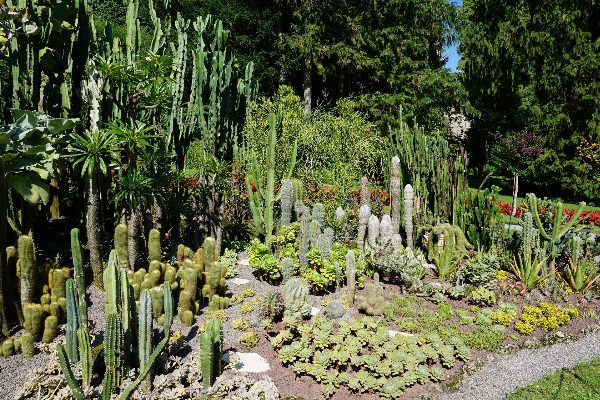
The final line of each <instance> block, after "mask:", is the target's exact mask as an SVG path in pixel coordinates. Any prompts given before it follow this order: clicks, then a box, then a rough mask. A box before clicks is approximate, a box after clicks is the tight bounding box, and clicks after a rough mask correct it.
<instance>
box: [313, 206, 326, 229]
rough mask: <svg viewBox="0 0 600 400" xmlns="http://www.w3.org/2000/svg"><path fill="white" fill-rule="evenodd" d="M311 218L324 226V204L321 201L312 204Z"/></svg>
mask: <svg viewBox="0 0 600 400" xmlns="http://www.w3.org/2000/svg"><path fill="white" fill-rule="evenodd" d="M312 218H313V220H316V221H317V222H319V226H325V206H324V205H323V203H315V204H314V205H313V209H312Z"/></svg>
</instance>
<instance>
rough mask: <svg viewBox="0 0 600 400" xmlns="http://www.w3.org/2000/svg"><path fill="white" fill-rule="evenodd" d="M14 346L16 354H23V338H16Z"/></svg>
mask: <svg viewBox="0 0 600 400" xmlns="http://www.w3.org/2000/svg"><path fill="white" fill-rule="evenodd" d="M13 344H14V348H15V353H19V352H21V338H14V339H13Z"/></svg>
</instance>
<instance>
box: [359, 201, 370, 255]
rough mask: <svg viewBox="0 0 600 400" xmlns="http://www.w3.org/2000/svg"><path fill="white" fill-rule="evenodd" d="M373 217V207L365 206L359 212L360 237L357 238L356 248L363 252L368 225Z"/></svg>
mask: <svg viewBox="0 0 600 400" xmlns="http://www.w3.org/2000/svg"><path fill="white" fill-rule="evenodd" d="M369 217H371V207H370V206H369V205H368V204H363V205H362V206H360V209H359V210H358V237H357V238H356V247H357V248H358V249H359V250H362V249H363V248H364V247H365V235H366V233H367V224H368V222H369Z"/></svg>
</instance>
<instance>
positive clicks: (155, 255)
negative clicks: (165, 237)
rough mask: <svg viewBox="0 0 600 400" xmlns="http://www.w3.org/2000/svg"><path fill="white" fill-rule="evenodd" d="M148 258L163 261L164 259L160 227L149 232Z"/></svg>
mask: <svg viewBox="0 0 600 400" xmlns="http://www.w3.org/2000/svg"><path fill="white" fill-rule="evenodd" d="M148 259H149V260H150V261H161V259H162V252H161V246H160V231H159V230H158V229H150V232H149V233H148Z"/></svg>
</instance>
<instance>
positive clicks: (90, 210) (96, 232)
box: [85, 171, 104, 291]
mask: <svg viewBox="0 0 600 400" xmlns="http://www.w3.org/2000/svg"><path fill="white" fill-rule="evenodd" d="M99 203H100V194H99V191H98V173H97V172H96V171H94V173H93V174H92V176H91V178H90V179H88V198H87V214H86V218H85V228H86V231H87V247H88V250H89V251H90V263H91V264H92V272H93V274H94V286H96V289H97V290H100V291H102V290H104V282H103V280H102V272H103V271H104V268H103V266H102V257H101V255H100V224H99V223H98V212H99Z"/></svg>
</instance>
